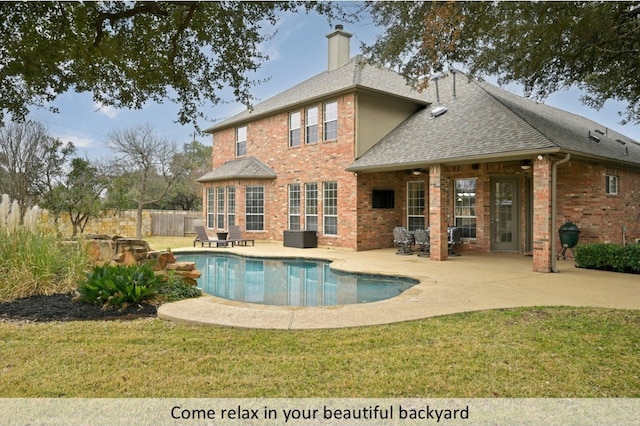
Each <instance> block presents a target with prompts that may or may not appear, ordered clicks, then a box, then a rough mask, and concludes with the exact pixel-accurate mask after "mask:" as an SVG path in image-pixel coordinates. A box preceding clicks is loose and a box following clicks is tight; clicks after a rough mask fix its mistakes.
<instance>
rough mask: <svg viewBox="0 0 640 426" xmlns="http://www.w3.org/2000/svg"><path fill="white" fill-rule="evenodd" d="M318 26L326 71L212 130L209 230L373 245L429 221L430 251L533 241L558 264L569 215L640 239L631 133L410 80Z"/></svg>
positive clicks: (541, 255)
mask: <svg viewBox="0 0 640 426" xmlns="http://www.w3.org/2000/svg"><path fill="white" fill-rule="evenodd" d="M350 37H351V35H350V34H349V33H347V32H345V31H343V30H342V28H341V27H337V28H336V30H335V31H334V32H332V33H331V34H329V35H328V36H327V38H328V40H329V60H328V69H327V71H325V72H323V73H320V74H318V75H316V76H314V77H312V78H310V79H308V80H306V81H304V82H302V83H300V84H298V85H296V86H294V87H292V88H290V89H288V90H286V91H284V92H282V93H280V94H278V95H276V96H274V97H272V98H270V99H268V100H266V101H264V102H262V103H260V104H258V105H256V106H255V107H254V109H253V110H250V111H249V110H247V111H245V112H242V113H240V114H238V115H236V116H234V117H231V118H229V119H227V120H225V121H223V122H221V123H219V124H217V125H215V126H213V127H211V128H210V129H208V130H207V132H208V133H211V134H212V135H213V159H212V166H213V167H212V171H211V172H209V173H208V174H206V175H205V176H203V177H202V178H201V179H200V182H202V183H203V186H204V206H205V207H204V217H205V223H206V225H207V228H209V229H210V230H211V231H215V230H217V229H226V228H227V227H228V226H229V225H239V226H240V227H241V228H242V229H243V231H244V232H246V233H251V237H252V238H255V239H267V240H276V241H278V240H282V238H283V231H284V230H287V229H294V230H295V229H306V230H315V231H317V233H318V244H319V245H321V246H330V247H331V246H333V247H343V248H350V249H353V250H369V249H376V248H383V247H390V246H391V245H392V231H393V228H394V227H395V226H398V225H401V226H405V227H407V228H409V229H417V228H426V227H429V229H430V234H431V255H430V256H431V259H433V260H444V259H446V258H447V244H446V235H447V227H448V226H450V225H454V226H459V227H462V228H463V232H464V234H463V236H464V244H463V251H475V252H485V253H486V252H516V253H518V252H519V253H523V254H532V255H533V269H534V270H536V271H541V272H548V271H551V270H554V269H555V256H556V251H557V250H558V244H559V243H558V241H557V230H558V228H559V226H560V225H561V224H562V223H564V221H565V220H567V219H570V220H572V221H574V222H575V223H576V224H577V225H578V226H579V227H580V229H581V234H580V239H581V241H611V242H619V243H622V242H623V239H624V240H626V241H628V242H629V241H633V240H634V239H635V238H640V144H638V142H636V141H633V140H631V139H629V138H627V137H625V136H623V135H620V134H618V133H615V132H613V131H611V130H608V129H606V128H605V127H603V126H601V125H599V124H597V123H595V122H593V121H590V120H588V119H586V118H583V117H579V116H577V115H575V114H571V113H568V112H566V111H562V110H558V109H556V108H552V107H549V106H546V105H543V104H539V103H536V102H533V101H530V100H527V99H524V98H522V97H519V96H516V95H514V94H511V93H509V92H506V91H504V90H502V89H499V88H497V87H495V86H492V85H490V84H487V83H484V82H479V81H475V80H471V79H469V78H467V77H466V76H464V75H463V74H461V73H455V72H450V73H448V74H447V75H441V76H440V78H438V79H435V80H433V81H432V82H431V84H430V85H429V88H428V89H427V90H426V91H424V92H422V93H418V92H416V91H414V90H412V89H411V88H410V87H409V86H407V85H406V82H405V81H404V79H403V78H402V77H400V76H399V75H398V74H396V73H394V72H392V71H390V70H387V69H382V68H378V67H374V66H371V65H368V64H366V63H365V61H364V60H363V59H362V58H361V57H359V56H356V57H354V58H350V56H349V40H350Z"/></svg>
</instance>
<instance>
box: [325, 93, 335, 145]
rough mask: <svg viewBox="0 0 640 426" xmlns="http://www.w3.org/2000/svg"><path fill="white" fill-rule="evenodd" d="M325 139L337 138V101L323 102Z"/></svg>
mask: <svg viewBox="0 0 640 426" xmlns="http://www.w3.org/2000/svg"><path fill="white" fill-rule="evenodd" d="M323 136H324V140H325V141H332V140H335V139H338V102H335V101H334V102H328V103H326V104H324V129H323Z"/></svg>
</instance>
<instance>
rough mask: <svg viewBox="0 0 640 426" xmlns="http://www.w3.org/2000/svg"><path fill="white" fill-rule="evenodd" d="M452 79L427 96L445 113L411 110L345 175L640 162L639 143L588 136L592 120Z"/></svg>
mask: <svg viewBox="0 0 640 426" xmlns="http://www.w3.org/2000/svg"><path fill="white" fill-rule="evenodd" d="M455 74H456V76H455V77H454V76H452V75H448V76H446V77H444V78H442V79H440V80H439V81H438V82H437V83H436V82H431V84H430V85H429V88H428V89H427V90H426V91H425V92H426V95H427V96H429V97H430V99H431V100H434V101H436V100H437V99H438V95H439V98H440V101H441V104H440V105H438V104H434V106H445V107H446V108H447V111H446V113H444V114H442V115H440V116H438V117H432V115H431V111H432V108H428V109H424V110H421V111H419V112H417V113H416V114H414V115H413V116H411V117H409V118H408V119H407V120H406V121H405V122H403V123H402V124H400V125H399V126H398V127H396V128H395V129H394V130H392V131H391V132H390V133H389V134H388V135H387V136H385V137H384V138H383V139H382V140H381V141H380V142H378V143H377V144H376V145H374V146H373V147H372V148H371V149H369V151H367V152H366V153H364V154H363V155H362V156H361V157H360V158H358V159H356V160H355V161H354V162H353V163H352V164H351V165H350V166H349V167H348V168H347V170H350V171H367V170H368V171H382V170H392V169H403V168H404V169H408V168H414V167H419V166H424V165H425V164H434V163H443V162H444V163H447V162H449V163H454V162H459V163H462V162H470V161H480V160H484V161H487V160H491V159H494V160H499V159H501V158H505V159H506V158H508V157H515V156H521V157H522V156H524V155H533V154H534V153H542V152H560V151H564V152H572V153H578V154H583V155H586V156H595V157H601V158H607V159H611V160H615V161H621V162H625V163H629V164H633V165H640V145H639V144H638V143H637V142H635V141H633V140H631V139H630V138H627V137H625V136H623V135H620V134H618V133H616V132H613V131H611V130H608V131H607V132H606V133H607V134H606V135H605V134H603V135H601V134H597V136H598V137H599V139H600V142H595V140H594V139H593V138H589V134H590V133H589V132H591V134H592V136H593V135H594V131H595V130H596V129H598V128H599V129H601V130H602V129H604V127H603V126H600V125H598V124H597V123H595V122H593V121H591V120H588V119H586V118H584V117H581V116H578V115H576V114H572V113H569V112H567V111H562V110H559V109H557V108H554V107H551V106H548V105H544V104H540V103H538V102H535V101H532V100H529V99H525V98H523V97H521V96H518V95H515V94H512V93H510V92H507V91H505V90H503V89H500V88H498V87H495V86H493V85H491V84H488V83H483V82H478V81H476V80H472V79H469V78H468V77H467V76H465V75H464V74H462V73H459V72H456V73H455ZM454 79H455V80H456V81H455V84H454ZM436 85H437V86H436ZM454 87H455V89H454ZM436 90H437V94H436ZM454 90H455V92H454ZM603 133H604V132H603Z"/></svg>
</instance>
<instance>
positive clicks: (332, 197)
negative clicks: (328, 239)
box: [322, 182, 338, 235]
mask: <svg viewBox="0 0 640 426" xmlns="http://www.w3.org/2000/svg"><path fill="white" fill-rule="evenodd" d="M322 200H323V205H324V209H323V216H322V221H323V223H324V234H325V235H338V182H324V184H323V196H322Z"/></svg>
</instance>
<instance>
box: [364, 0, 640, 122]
mask: <svg viewBox="0 0 640 426" xmlns="http://www.w3.org/2000/svg"><path fill="white" fill-rule="evenodd" d="M368 9H369V13H370V15H371V17H372V19H373V21H374V22H375V23H376V24H378V25H381V26H383V27H384V31H383V32H382V33H381V34H380V35H379V36H378V38H377V40H376V41H375V42H374V43H372V44H371V45H370V46H368V47H367V48H366V49H365V53H366V54H367V55H369V56H370V57H371V58H372V60H373V61H374V62H377V63H382V64H385V65H391V66H393V67H395V68H397V69H398V70H400V71H401V72H402V73H403V74H404V75H405V76H406V77H407V78H408V79H409V80H410V81H413V82H422V81H425V80H424V79H421V77H422V76H424V75H429V74H430V73H432V72H434V71H440V70H441V69H442V68H444V67H446V66H448V65H451V64H462V65H463V66H464V67H465V68H466V69H467V70H468V71H469V73H470V74H472V75H477V76H482V75H497V76H498V77H499V83H509V82H517V83H520V84H522V85H523V86H524V90H525V94H526V95H531V96H533V97H535V98H538V99H544V98H545V97H547V96H548V95H549V94H551V93H553V92H555V91H557V90H559V89H561V88H565V87H571V86H577V87H579V88H581V89H582V90H583V92H584V93H585V95H584V96H583V98H582V101H583V103H585V104H587V105H589V106H591V107H594V108H596V109H598V108H601V107H602V106H603V105H604V103H605V102H606V101H607V100H609V99H615V100H620V101H623V102H624V103H626V105H627V107H626V110H625V111H624V112H621V113H620V114H621V115H622V116H623V123H624V122H635V123H640V74H639V71H638V70H640V2H638V1H629V2H600V1H598V2H592V1H576V2H553V1H549V2H547V1H541V2H455V3H452V2H375V3H371V4H369V5H368ZM416 86H419V83H416Z"/></svg>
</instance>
